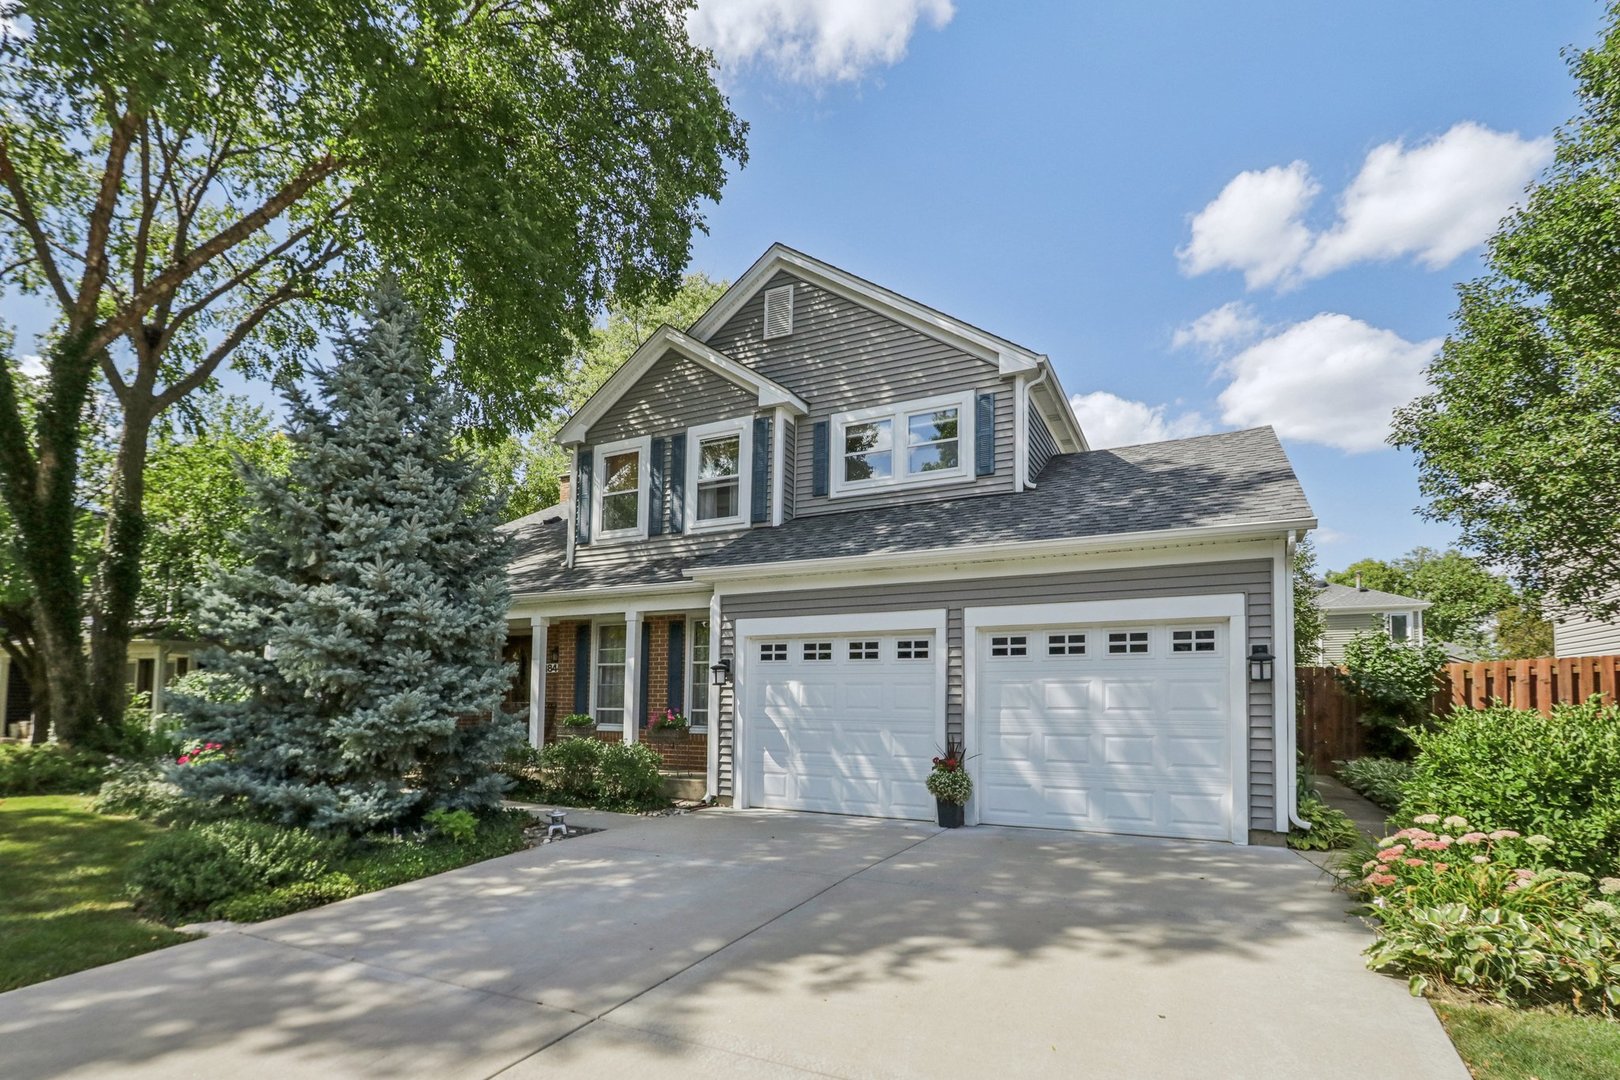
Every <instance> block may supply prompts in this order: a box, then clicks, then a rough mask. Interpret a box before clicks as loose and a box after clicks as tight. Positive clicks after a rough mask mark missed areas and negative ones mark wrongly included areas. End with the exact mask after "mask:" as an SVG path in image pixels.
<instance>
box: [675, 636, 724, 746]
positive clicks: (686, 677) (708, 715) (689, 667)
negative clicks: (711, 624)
mask: <svg viewBox="0 0 1620 1080" xmlns="http://www.w3.org/2000/svg"><path fill="white" fill-rule="evenodd" d="M708 617H709V616H708V615H706V614H704V613H703V612H701V611H697V612H687V614H686V616H685V618H686V630H685V631H684V634H683V636H684V637H685V639H686V648H685V649H683V650H682V652H681V661H680V662H681V663H682V664H685V665H686V667H685V669H684V671H683V672H682V675H681V682H682V684H683V685H684V686H685V688H686V690H685V700H683V701H682V702H681V706H682V711H683V712H684V713H685V715H686V719H687V723H688V725H689V727H688V730H690V731H691V732H692V733H693V734H697V733H698V732H699V731H701V732H702V733H703V734H705V735H707V734H708V733H709V732H711V731H714V730H715V727H716V721H715V708H714V702H715V698H716V697H717V696H718V695H716V694H715V693H714V692H713V691H714V686H713V683H712V682H711V676H710V673H709V664H712V663H713V662H714V660H713V656H714V649H713V646H712V645H710V644H709V639H710V638H712V637H714V634H713V633H712V632H711V633H709V634H706V635H704V639H703V640H704V644H705V646H707V647H708V652H709V656H710V659H709V661H708V662H707V663H705V664H704V665H703V670H702V671H701V672H698V671H696V668H695V667H694V665H695V664H696V663H697V657H696V655H694V654H695V653H696V652H697V642H698V636H697V622H698V620H699V619H702V620H707V619H708ZM694 673H695V674H696V675H697V676H700V677H701V678H702V680H703V685H704V686H706V687H708V688H709V691H710V693H709V707H708V708H707V709H705V710H704V717H703V727H702V728H698V727H697V726H696V725H695V724H693V723H692V692H693V690H695V689H696V688H697V684H698V679H697V678H695V677H694Z"/></svg>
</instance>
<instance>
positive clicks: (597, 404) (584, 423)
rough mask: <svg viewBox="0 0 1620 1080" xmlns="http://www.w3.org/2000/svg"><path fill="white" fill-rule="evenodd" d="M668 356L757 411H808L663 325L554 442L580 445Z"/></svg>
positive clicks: (780, 389) (788, 394) (783, 391)
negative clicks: (746, 397)
mask: <svg viewBox="0 0 1620 1080" xmlns="http://www.w3.org/2000/svg"><path fill="white" fill-rule="evenodd" d="M669 352H675V353H678V354H680V355H681V356H684V357H686V358H687V359H689V360H691V361H693V362H694V363H696V364H698V365H700V366H702V367H704V368H707V369H708V370H710V371H712V372H714V373H715V374H717V375H719V376H721V377H722V378H725V379H727V380H729V381H730V382H732V383H735V384H736V385H737V386H740V387H742V388H743V389H745V390H750V391H752V392H753V393H754V394H755V396H756V398H757V401H758V404H759V407H760V408H771V407H772V406H776V405H784V406H786V407H787V408H788V410H789V411H790V412H793V413H794V414H796V415H803V414H804V413H805V412H808V411H809V408H810V407H809V405H807V404H806V403H805V401H804V399H803V398H801V397H799V396H798V395H797V394H795V393H793V391H791V390H789V389H788V388H787V387H785V386H783V385H781V384H780V383H778V382H776V381H774V380H772V379H768V378H766V377H765V376H764V375H761V374H760V373H759V372H757V371H755V370H753V369H752V368H750V367H748V366H747V365H746V364H739V363H738V362H737V361H735V360H733V359H731V357H729V356H726V355H725V354H724V353H721V352H717V351H716V350H714V349H712V348H710V347H709V346H708V345H706V344H704V343H703V342H701V341H698V340H696V339H695V338H692V337H690V336H689V335H687V334H685V333H682V332H681V331H679V330H677V329H675V328H674V327H673V326H669V325H667V324H666V325H664V326H660V327H659V328H658V329H657V330H655V331H653V333H652V336H651V337H649V338H648V339H647V340H646V341H644V342H642V344H641V347H640V348H639V349H637V350H636V351H635V353H634V354H633V355H632V356H631V357H630V359H629V360H626V361H625V362H624V364H623V365H621V366H620V368H619V370H617V371H615V372H614V373H613V374H612V375H611V376H610V377H609V378H608V380H607V382H605V383H603V384H602V385H601V386H600V387H598V388H597V391H596V393H594V394H592V395H591V396H590V398H589V399H588V400H587V401H586V402H585V404H584V405H581V406H580V407H579V410H578V411H577V412H575V413H574V415H573V416H570V417H569V418H568V420H567V422H565V423H564V424H563V425H562V427H561V428H560V429H559V430H558V432H557V441H558V442H559V443H561V444H562V445H564V446H569V445H573V444H576V443H581V442H584V441H585V436H586V433H587V432H589V431H590V429H591V426H592V425H593V424H595V423H596V421H597V420H599V419H601V418H602V416H603V415H604V414H605V413H606V412H607V411H608V410H609V409H610V408H612V407H613V405H614V404H615V403H616V402H617V401H618V400H619V399H620V398H621V397H623V396H624V394H626V393H627V392H628V391H629V390H630V389H631V388H632V387H634V386H635V385H636V383H637V382H638V381H639V380H640V379H641V377H642V376H643V375H645V374H646V373H647V371H648V370H649V369H650V368H651V367H652V366H653V365H654V364H655V363H657V362H658V361H659V360H660V359H661V358H662V357H663V356H664V355H665V354H666V353H669Z"/></svg>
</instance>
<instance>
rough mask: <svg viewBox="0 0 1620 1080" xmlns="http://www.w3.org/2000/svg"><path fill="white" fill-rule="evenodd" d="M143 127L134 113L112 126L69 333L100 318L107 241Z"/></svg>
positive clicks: (93, 348) (99, 347) (96, 347)
mask: <svg viewBox="0 0 1620 1080" xmlns="http://www.w3.org/2000/svg"><path fill="white" fill-rule="evenodd" d="M138 124H139V121H138V119H137V118H136V116H135V114H134V113H132V112H126V113H124V115H123V116H121V117H119V118H118V120H117V122H116V123H114V124H113V126H112V136H111V138H110V139H109V140H108V144H107V164H106V165H105V166H104V167H103V169H102V172H101V189H100V190H99V191H98V192H97V193H96V201H95V205H94V206H92V207H91V210H90V222H89V226H90V227H89V229H88V230H87V231H86V233H85V243H84V275H83V277H81V278H80V279H79V296H78V300H77V302H76V303H74V304H72V305H70V306H69V308H68V312H67V315H68V331H69V332H70V333H77V332H78V331H80V330H82V329H84V328H85V327H86V326H87V325H89V322H90V320H91V319H93V318H95V316H96V309H97V307H98V306H99V301H100V299H101V287H102V285H103V284H104V283H105V282H106V280H107V266H108V263H107V238H108V237H109V236H110V235H111V233H112V220H113V214H114V212H115V211H116V210H117V209H118V193H119V191H120V190H121V189H122V188H123V186H124V159H125V158H126V157H128V156H129V147H130V143H131V142H132V141H133V139H134V137H135V131H136V128H137V126H138ZM110 344H112V342H111V341H110V340H109V341H104V342H102V343H101V344H99V345H98V344H95V343H94V342H92V343H91V346H90V348H91V351H93V352H101V351H102V350H103V349H105V348H106V347H107V346H108V345H110Z"/></svg>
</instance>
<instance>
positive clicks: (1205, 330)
mask: <svg viewBox="0 0 1620 1080" xmlns="http://www.w3.org/2000/svg"><path fill="white" fill-rule="evenodd" d="M1264 332H1265V324H1264V323H1262V322H1261V321H1260V317H1259V316H1258V315H1256V314H1255V313H1254V309H1253V308H1252V307H1250V306H1249V305H1248V304H1245V303H1243V302H1242V301H1241V300H1234V301H1232V302H1231V303H1229V304H1222V305H1221V306H1220V307H1218V308H1215V309H1214V310H1212V311H1206V312H1204V313H1203V314H1202V315H1200V316H1198V318H1196V319H1194V320H1193V321H1192V322H1190V323H1188V324H1187V325H1186V326H1180V327H1177V328H1176V332H1175V334H1174V336H1172V337H1171V339H1170V347H1171V348H1172V349H1184V348H1186V347H1187V346H1189V345H1196V346H1198V347H1199V348H1201V349H1203V350H1205V351H1206V352H1210V353H1214V354H1215V355H1217V356H1218V355H1220V354H1221V353H1224V352H1226V351H1227V350H1229V349H1233V348H1236V347H1237V346H1239V345H1246V344H1248V343H1249V342H1251V341H1253V340H1254V339H1255V338H1257V337H1259V336H1260V335H1261V334H1262V333H1264Z"/></svg>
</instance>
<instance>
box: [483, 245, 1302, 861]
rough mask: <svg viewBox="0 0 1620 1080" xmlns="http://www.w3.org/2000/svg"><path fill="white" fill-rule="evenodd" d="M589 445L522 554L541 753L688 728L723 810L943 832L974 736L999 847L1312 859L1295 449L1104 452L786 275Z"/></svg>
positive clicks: (826, 277) (651, 360)
mask: <svg viewBox="0 0 1620 1080" xmlns="http://www.w3.org/2000/svg"><path fill="white" fill-rule="evenodd" d="M559 438H560V440H561V442H562V443H563V444H564V445H565V446H566V447H567V448H568V449H569V451H570V455H571V462H572V465H571V469H570V478H569V479H570V482H569V496H568V498H567V499H566V505H565V506H564V507H562V508H559V509H558V510H557V511H554V512H553V513H550V514H546V513H542V514H538V515H534V516H532V517H531V518H527V519H524V520H522V521H519V522H515V523H513V524H512V525H511V526H509V527H508V528H509V529H510V531H511V532H512V533H513V534H514V537H515V543H516V545H517V551H518V554H517V555H516V557H515V558H514V561H513V563H512V565H511V570H510V579H511V586H512V592H513V608H512V622H511V624H510V626H511V632H512V634H513V639H512V648H513V654H514V655H516V656H519V657H521V658H523V660H524V662H525V663H526V664H527V668H528V672H529V683H530V685H529V688H528V690H529V696H528V704H529V709H530V737H531V739H532V740H534V741H535V742H537V743H538V742H540V741H541V740H549V739H552V738H554V737H556V730H555V728H556V721H557V719H558V718H559V717H561V716H563V715H566V714H569V713H574V712H581V713H589V714H590V715H592V716H593V717H594V718H595V719H596V721H597V723H598V737H601V738H610V739H616V738H623V739H637V738H646V737H647V734H648V733H647V731H646V729H645V725H646V723H647V721H648V720H649V718H651V717H653V716H655V715H659V714H662V712H663V710H665V709H666V708H673V709H675V710H676V711H678V712H681V713H683V714H685V715H686V716H688V717H689V718H690V720H691V724H692V731H693V734H692V735H691V736H689V737H688V738H687V739H686V740H684V741H683V742H682V743H681V744H679V745H678V746H676V747H675V748H674V749H673V750H671V749H668V748H667V747H668V746H669V744H660V745H661V746H664V747H666V749H665V753H666V756H667V757H670V758H671V764H677V765H679V764H685V765H693V764H695V765H697V766H699V767H700V768H701V771H702V774H703V775H704V776H705V777H706V788H707V791H708V793H709V794H710V795H712V796H714V797H715V798H717V799H719V800H721V801H729V802H731V803H732V804H734V805H738V806H762V807H779V808H787V809H797V810H812V811H827V812H835V813H844V814H860V815H870V816H878V817H896V818H919V819H922V818H929V817H931V816H932V815H933V812H934V810H933V802H932V799H931V797H930V796H929V794H928V791H927V789H926V788H925V786H924V778H925V777H926V775H927V773H928V771H929V768H930V762H931V759H932V758H933V756H934V755H936V754H938V753H939V752H940V750H941V748H942V747H943V746H944V745H945V744H946V741H947V740H948V739H949V740H953V741H957V740H959V741H962V742H963V743H965V746H966V752H967V754H968V768H969V771H970V772H971V774H972V776H973V779H974V782H975V790H974V796H973V800H972V802H971V803H970V804H969V806H968V821H969V822H970V823H972V822H985V823H997V824H1004V825H1027V826H1039V827H1045V828H1056V829H1078V830H1094V831H1104V832H1120V833H1136V834H1146V835H1156V836H1181V837H1199V838H1209V839H1221V840H1230V841H1234V842H1238V843H1243V842H1246V841H1248V840H1250V839H1251V837H1252V836H1253V835H1254V834H1266V835H1267V836H1269V837H1274V836H1275V835H1276V834H1277V833H1280V832H1285V831H1286V830H1287V828H1288V824H1289V819H1290V811H1291V808H1292V807H1293V805H1294V770H1293V762H1294V757H1295V755H1294V716H1293V708H1292V703H1293V700H1294V693H1293V682H1292V680H1293V668H1292V666H1291V665H1290V664H1286V663H1283V662H1280V661H1277V662H1273V661H1272V660H1271V659H1270V658H1271V657H1288V656H1292V653H1293V643H1292V620H1293V609H1292V606H1291V593H1290V589H1289V567H1290V556H1291V549H1292V546H1293V544H1294V543H1295V541H1296V540H1297V539H1298V538H1299V537H1300V536H1301V535H1302V534H1303V532H1304V531H1305V530H1307V529H1310V528H1312V527H1314V526H1315V520H1314V518H1313V517H1312V513H1311V509H1310V506H1309V505H1308V504H1307V502H1306V500H1305V496H1304V493H1303V492H1302V491H1301V489H1300V486H1299V483H1298V481H1297V480H1296V478H1295V476H1294V472H1293V469H1292V468H1291V466H1290V465H1289V462H1288V459H1287V457H1286V456H1285V455H1284V453H1283V450H1282V447H1281V446H1280V444H1279V443H1278V441H1277V439H1276V436H1275V435H1274V434H1273V433H1272V431H1271V430H1270V429H1269V428H1260V429H1255V430H1250V431H1239V432H1231V433H1227V434H1221V435H1211V436H1205V437H1200V438H1192V439H1181V440H1176V441H1172V442H1164V443H1156V444H1151V445H1145V446H1135V447H1127V448H1123V449H1115V450H1091V449H1089V448H1088V446H1087V444H1086V439H1085V435H1084V433H1083V432H1082V431H1081V430H1080V426H1079V424H1078V422H1077V420H1076V417H1075V415H1074V412H1073V410H1072V409H1071V408H1070V405H1069V402H1068V398H1067V396H1066V394H1065V393H1064V390H1063V388H1062V387H1061V386H1060V385H1059V382H1058V378H1057V375H1056V373H1055V372H1054V370H1053V368H1052V364H1051V362H1050V361H1049V360H1048V359H1047V357H1045V356H1043V355H1041V354H1039V353H1036V352H1034V351H1031V350H1030V349H1027V348H1024V347H1023V346H1020V345H1017V344H1014V343H1013V342H1011V341H1009V340H1007V339H1005V338H1002V337H999V336H997V335H995V334H992V333H989V332H987V331H985V330H981V329H979V328H978V327H976V326H973V325H970V324H968V323H965V322H963V321H961V320H960V319H956V318H952V317H951V316H948V315H945V314H943V313H942V312H939V311H936V310H934V309H932V308H930V307H927V306H925V305H923V304H920V303H918V302H917V301H914V300H911V299H908V298H906V297H904V296H900V295H898V294H896V293H894V292H891V291H890V290H888V289H885V288H883V287H881V286H878V285H875V284H873V283H871V282H868V281H865V280H862V279H861V278H858V277H856V276H854V275H853V274H850V273H848V272H846V271H844V270H841V269H838V268H836V267H833V266H830V265H828V264H826V263H823V262H820V261H818V260H816V259H813V258H811V257H809V256H806V255H804V254H801V253H799V252H797V251H794V250H791V249H789V248H786V247H783V246H780V245H778V246H775V247H772V248H771V249H770V250H769V251H767V252H766V253H765V255H764V256H763V257H761V258H760V259H759V261H758V262H756V263H755V264H754V265H753V266H752V267H751V268H750V269H749V270H748V272H747V273H745V274H744V275H743V276H742V277H741V278H740V279H739V280H738V281H737V283H736V284H735V285H733V286H732V287H731V288H730V289H729V290H728V291H727V292H726V293H725V295H724V296H723V297H722V298H721V299H720V300H719V301H718V302H717V303H716V304H715V305H714V307H713V308H712V309H710V310H709V311H708V312H707V313H706V314H705V315H704V316H703V317H702V318H700V319H699V320H698V321H697V322H696V323H695V324H693V325H692V326H690V327H687V328H685V329H677V328H675V327H670V326H665V327H662V328H660V329H659V330H658V331H657V332H656V333H654V334H653V335H652V336H651V337H649V338H648V339H647V341H646V343H645V344H644V345H643V346H642V347H641V349H640V350H639V351H638V352H637V353H636V354H635V355H634V356H633V357H632V358H631V359H630V360H629V361H628V362H627V363H626V364H625V365H624V367H623V368H622V369H621V370H620V371H619V372H618V373H617V374H616V375H614V376H613V377H612V378H611V379H610V380H609V381H608V382H607V383H606V384H605V385H604V386H603V387H602V389H601V390H600V391H599V392H598V393H597V394H595V395H594V396H593V397H592V398H591V399H590V400H589V401H588V402H586V404H585V405H584V406H583V407H582V408H581V409H580V410H579V412H578V413H577V414H576V415H574V416H573V417H572V418H570V420H569V421H568V422H567V423H566V425H564V427H563V428H562V430H561V432H560V436H559ZM681 755H686V757H685V758H684V760H683V759H681Z"/></svg>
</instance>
